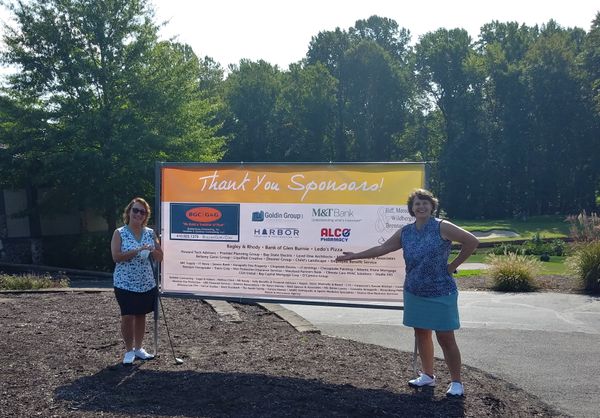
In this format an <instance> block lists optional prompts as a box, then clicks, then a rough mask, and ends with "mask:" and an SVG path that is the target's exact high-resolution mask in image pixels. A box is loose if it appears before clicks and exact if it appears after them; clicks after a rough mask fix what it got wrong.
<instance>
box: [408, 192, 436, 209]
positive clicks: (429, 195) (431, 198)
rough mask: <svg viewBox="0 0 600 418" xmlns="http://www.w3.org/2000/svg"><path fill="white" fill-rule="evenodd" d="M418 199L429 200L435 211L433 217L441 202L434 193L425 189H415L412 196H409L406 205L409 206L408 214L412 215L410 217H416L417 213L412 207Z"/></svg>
mask: <svg viewBox="0 0 600 418" xmlns="http://www.w3.org/2000/svg"><path fill="white" fill-rule="evenodd" d="M417 197H418V198H419V199H420V200H428V201H429V202H430V203H431V206H432V207H433V209H432V210H431V214H432V215H433V214H435V213H436V212H437V210H438V207H439V204H440V202H439V201H438V200H437V198H436V197H435V196H434V195H433V193H431V192H430V191H429V190H425V189H415V190H414V191H413V192H412V193H411V194H409V195H408V200H407V201H406V205H407V206H408V213H410V216H415V213H414V212H413V210H412V205H413V202H414V200H415V198H417Z"/></svg>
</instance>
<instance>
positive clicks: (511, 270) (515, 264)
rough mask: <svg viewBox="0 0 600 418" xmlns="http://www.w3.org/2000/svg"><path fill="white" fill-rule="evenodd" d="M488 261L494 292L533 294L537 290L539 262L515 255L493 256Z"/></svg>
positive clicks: (488, 272)
mask: <svg viewBox="0 0 600 418" xmlns="http://www.w3.org/2000/svg"><path fill="white" fill-rule="evenodd" d="M487 261H488V263H489V264H490V268H489V269H488V270H487V274H488V275H489V276H490V277H491V278H492V280H493V288H494V290H500V291H504V292H531V291H533V290H535V289H536V288H537V286H535V280H534V278H535V276H536V275H537V273H538V272H539V270H540V268H541V266H540V262H539V261H537V260H535V259H533V258H531V257H527V256H524V255H519V254H515V253H507V254H506V255H503V256H499V255H495V254H491V255H489V256H488V260H487Z"/></svg>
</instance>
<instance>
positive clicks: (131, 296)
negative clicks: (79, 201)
mask: <svg viewBox="0 0 600 418" xmlns="http://www.w3.org/2000/svg"><path fill="white" fill-rule="evenodd" d="M149 217H150V205H148V203H147V202H146V201H145V200H144V199H142V198H141V197H136V198H134V199H133V200H132V201H131V202H129V204H128V205H127V207H126V208H125V210H124V211H123V223H124V224H125V225H124V226H122V227H121V228H117V229H116V230H115V232H114V233H113V236H112V240H111V242H110V250H111V253H112V258H113V261H114V262H115V263H116V266H115V271H114V274H113V280H114V290H115V296H116V298H117V302H118V303H119V307H120V309H121V333H122V334H123V340H124V341H125V347H126V349H127V351H126V352H125V356H124V358H123V364H125V365H130V364H133V361H134V360H135V359H136V358H139V359H142V360H150V359H152V358H154V356H153V355H152V354H148V353H147V352H146V350H144V348H143V347H142V341H143V339H144V334H145V332H146V314H148V313H150V312H152V311H154V302H155V299H156V295H157V291H158V289H157V288H156V282H155V280H154V274H153V272H152V265H151V264H150V260H149V258H148V257H150V256H152V258H153V259H154V260H156V261H158V262H160V261H162V258H163V252H162V250H161V248H160V243H159V241H158V238H157V237H156V234H155V233H154V231H153V230H152V229H150V228H148V227H147V226H146V225H147V224H148V218H149Z"/></svg>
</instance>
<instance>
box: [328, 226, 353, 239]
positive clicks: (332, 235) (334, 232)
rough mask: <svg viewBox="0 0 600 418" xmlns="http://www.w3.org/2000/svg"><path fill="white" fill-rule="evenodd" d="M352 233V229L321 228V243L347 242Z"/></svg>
mask: <svg viewBox="0 0 600 418" xmlns="http://www.w3.org/2000/svg"><path fill="white" fill-rule="evenodd" d="M350 231H351V229H350V228H321V241H329V242H331V241H334V242H346V241H348V238H350Z"/></svg>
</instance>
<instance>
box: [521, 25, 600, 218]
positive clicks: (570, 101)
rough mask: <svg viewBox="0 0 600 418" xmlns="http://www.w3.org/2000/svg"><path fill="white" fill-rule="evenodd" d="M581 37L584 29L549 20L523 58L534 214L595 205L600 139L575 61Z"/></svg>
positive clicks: (532, 210)
mask: <svg viewBox="0 0 600 418" xmlns="http://www.w3.org/2000/svg"><path fill="white" fill-rule="evenodd" d="M583 39H584V36H583V31H582V30H581V29H577V28H575V29H564V28H562V27H560V26H559V25H558V24H556V22H554V21H550V22H548V23H547V24H546V25H544V26H543V27H542V29H541V31H540V36H539V37H538V38H537V39H536V42H535V43H534V44H532V46H531V47H530V48H529V50H528V52H527V54H526V56H525V58H524V62H523V65H524V69H523V80H524V83H525V86H526V88H527V92H528V94H529V95H530V97H531V107H530V109H529V111H530V115H531V116H530V131H529V134H530V136H531V141H533V147H532V161H531V164H530V167H529V168H530V170H531V179H532V183H531V189H532V191H533V193H534V196H535V198H534V201H533V202H532V203H533V204H534V205H533V206H532V207H530V208H529V210H530V212H531V213H534V214H547V213H554V212H559V213H569V212H572V213H574V212H577V211H579V210H581V208H590V207H593V205H594V196H595V187H596V186H597V183H596V179H597V177H596V176H597V174H595V173H597V169H596V168H595V166H596V164H594V157H592V156H595V155H597V154H598V153H599V152H600V147H599V145H600V141H599V140H598V136H597V135H594V131H593V128H592V125H591V121H592V120H593V119H592V113H591V110H592V103H591V101H589V100H588V99H589V95H587V98H586V95H585V94H582V92H583V91H585V81H584V80H585V78H584V74H583V73H582V72H581V71H580V68H579V66H578V65H577V56H578V55H580V52H581V49H582V44H583ZM596 132H597V131H596ZM573 185H577V186H576V187H573Z"/></svg>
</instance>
